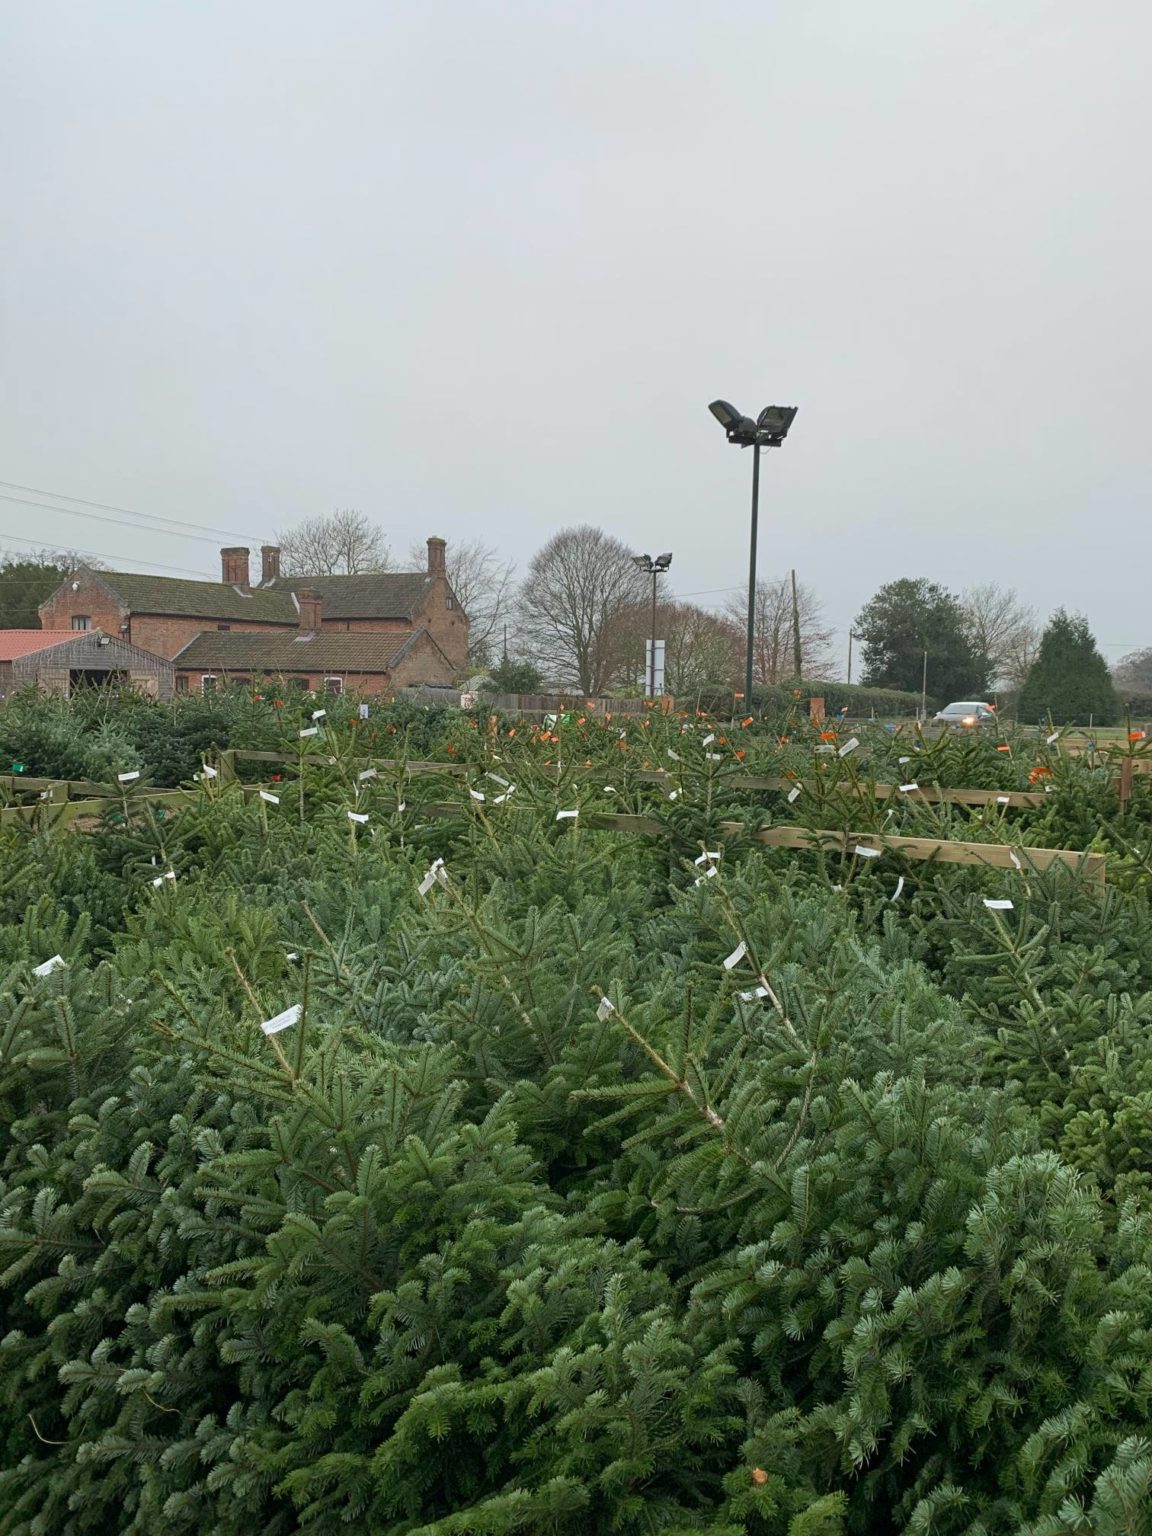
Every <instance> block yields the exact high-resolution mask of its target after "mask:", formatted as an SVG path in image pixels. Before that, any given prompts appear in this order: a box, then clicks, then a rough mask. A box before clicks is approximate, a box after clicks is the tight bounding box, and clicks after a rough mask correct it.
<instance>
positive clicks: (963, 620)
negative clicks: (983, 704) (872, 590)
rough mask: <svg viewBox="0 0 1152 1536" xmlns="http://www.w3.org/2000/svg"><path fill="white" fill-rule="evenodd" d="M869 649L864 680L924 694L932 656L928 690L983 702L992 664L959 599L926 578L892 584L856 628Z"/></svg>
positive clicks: (946, 696)
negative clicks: (924, 685)
mask: <svg viewBox="0 0 1152 1536" xmlns="http://www.w3.org/2000/svg"><path fill="white" fill-rule="evenodd" d="M853 629H854V631H855V633H856V635H857V636H858V637H859V639H860V641H861V643H862V645H863V649H864V681H865V683H867V684H868V685H869V686H870V687H873V688H896V689H902V690H903V691H904V692H906V693H918V692H919V691H920V689H921V687H922V686H923V680H924V655H925V652H927V655H928V689H929V690H930V691H931V692H932V693H933V694H934V695H935V696H936V697H938V698H941V699H945V700H951V699H975V698H983V697H984V695H985V693H986V692H987V689H988V681H989V674H990V670H991V663H990V661H989V658H988V657H987V656H985V655H983V654H982V653H981V652H980V650H979V648H978V647H977V645H976V643H975V640H974V638H973V635H972V629H971V625H970V623H969V621H968V617H967V615H966V614H965V612H964V608H963V606H962V605H961V603H960V601H959V599H958V598H955V597H953V595H952V594H951V593H950V592H948V591H946V590H945V588H944V587H942V586H940V585H939V584H938V583H937V582H934V581H928V580H927V579H926V578H925V577H923V576H920V577H917V578H915V579H913V578H912V577H907V576H906V577H903V578H902V579H901V580H899V581H890V582H888V583H887V584H886V585H885V586H883V587H881V588H880V590H879V591H878V592H877V593H876V595H875V596H874V597H872V598H871V599H870V600H869V601H868V602H867V603H866V604H865V605H864V607H863V608H862V609H861V610H860V612H859V614H857V616H856V622H855V624H854V625H853Z"/></svg>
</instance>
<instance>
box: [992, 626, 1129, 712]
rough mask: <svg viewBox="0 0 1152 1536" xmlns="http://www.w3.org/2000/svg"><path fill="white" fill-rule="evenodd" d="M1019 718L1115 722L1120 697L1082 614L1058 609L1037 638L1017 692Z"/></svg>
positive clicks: (1118, 710)
mask: <svg viewBox="0 0 1152 1536" xmlns="http://www.w3.org/2000/svg"><path fill="white" fill-rule="evenodd" d="M1017 710H1018V714H1019V717H1020V719H1021V720H1023V721H1025V722H1026V723H1027V724H1029V725H1036V724H1038V723H1039V722H1041V721H1044V720H1051V721H1052V722H1053V724H1055V725H1087V724H1089V722H1093V723H1094V724H1096V725H1115V723H1116V721H1117V720H1119V718H1120V699H1119V696H1118V695H1117V693H1116V689H1115V688H1114V687H1113V685H1112V677H1111V674H1110V673H1109V671H1108V663H1107V662H1106V661H1105V660H1104V658H1103V656H1101V654H1100V652H1099V651H1098V650H1097V649H1096V641H1095V639H1094V637H1093V635H1092V631H1091V630H1090V629H1089V628H1088V620H1087V619H1086V618H1085V617H1084V616H1083V614H1070V613H1066V612H1065V611H1064V609H1063V608H1058V609H1057V610H1056V612H1055V613H1054V614H1053V615H1052V618H1051V620H1050V621H1049V624H1048V628H1047V629H1046V630H1045V631H1044V635H1043V637H1042V639H1041V641H1040V651H1039V654H1038V655H1037V657H1036V660H1035V662H1034V663H1033V666H1032V670H1031V672H1029V674H1028V681H1027V682H1026V683H1025V684H1024V687H1023V688H1022V689H1021V691H1020V702H1019V705H1018V706H1017Z"/></svg>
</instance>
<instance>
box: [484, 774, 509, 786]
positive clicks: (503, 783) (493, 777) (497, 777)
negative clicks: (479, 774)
mask: <svg viewBox="0 0 1152 1536" xmlns="http://www.w3.org/2000/svg"><path fill="white" fill-rule="evenodd" d="M484 777H485V778H486V779H491V780H492V782H493V784H499V786H500V788H501V789H507V788H508V780H507V779H502V778H501V777H500V775H499V774H498V773H486V774H485V775H484Z"/></svg>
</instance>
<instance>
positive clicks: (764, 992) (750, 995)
mask: <svg viewBox="0 0 1152 1536" xmlns="http://www.w3.org/2000/svg"><path fill="white" fill-rule="evenodd" d="M767 996H768V988H767V987H753V988H752V990H751V992H741V994H740V1001H741V1002H742V1003H754V1002H755V1001H756V999H757V998H758V997H767Z"/></svg>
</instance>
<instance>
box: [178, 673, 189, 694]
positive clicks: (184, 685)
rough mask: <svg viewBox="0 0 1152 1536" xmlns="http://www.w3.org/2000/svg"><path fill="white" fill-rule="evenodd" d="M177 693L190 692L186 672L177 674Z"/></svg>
mask: <svg viewBox="0 0 1152 1536" xmlns="http://www.w3.org/2000/svg"><path fill="white" fill-rule="evenodd" d="M176 692H177V693H187V692H188V676H187V673H185V672H177V674H176Z"/></svg>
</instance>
